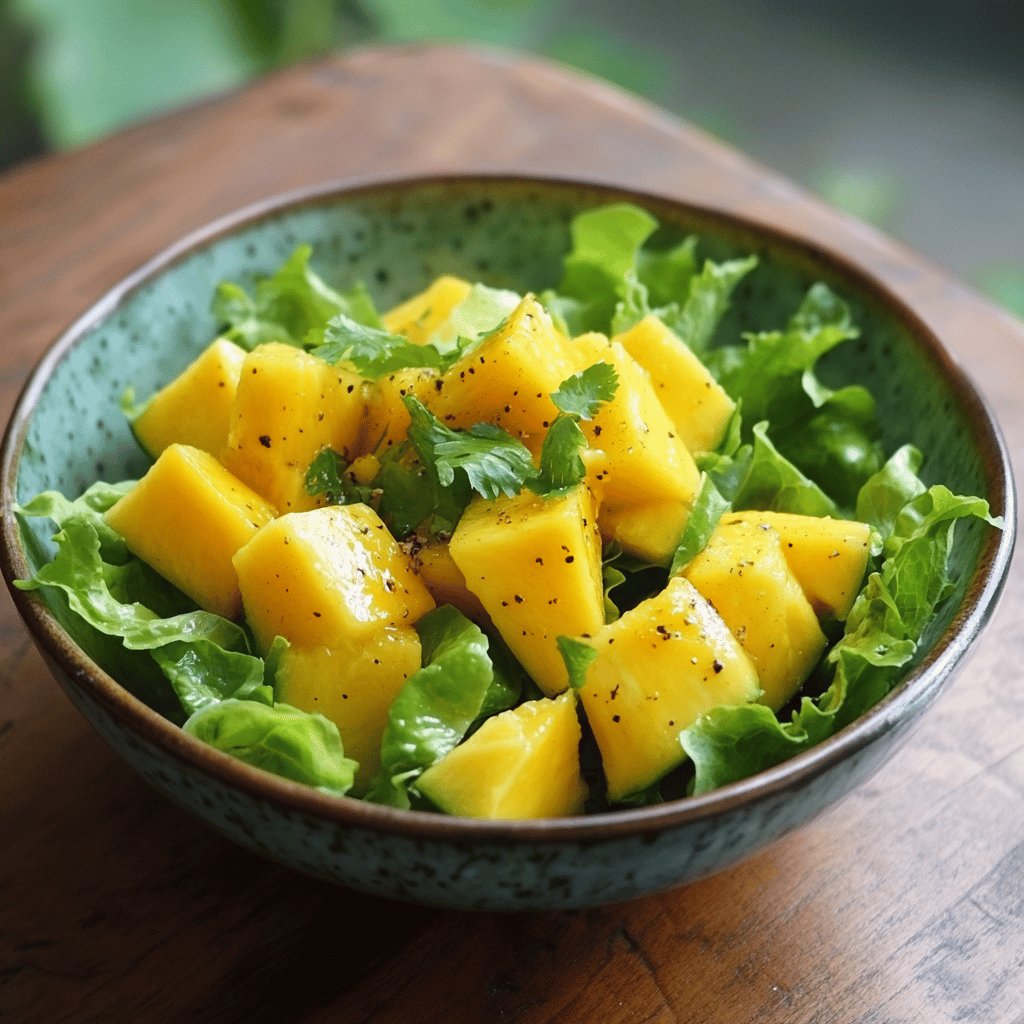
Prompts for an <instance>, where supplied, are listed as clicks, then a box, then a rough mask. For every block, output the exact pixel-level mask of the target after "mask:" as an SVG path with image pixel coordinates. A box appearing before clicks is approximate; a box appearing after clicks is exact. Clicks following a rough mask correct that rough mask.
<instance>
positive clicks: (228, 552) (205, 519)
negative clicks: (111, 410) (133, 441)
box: [106, 444, 275, 619]
mask: <svg viewBox="0 0 1024 1024" xmlns="http://www.w3.org/2000/svg"><path fill="white" fill-rule="evenodd" d="M274 515H275V510H274V508H273V506H272V505H271V504H270V503H269V502H267V501H264V500H263V498H261V497H260V496H259V495H258V494H257V493H256V492H255V491H253V490H251V489H250V488H248V487H246V485H245V484H243V483H242V482H241V481H240V480H238V479H236V478H235V477H233V476H232V475H231V474H230V473H229V472H228V471H227V470H226V469H225V468H224V467H223V466H222V465H221V464H220V463H219V462H218V461H217V460H216V459H215V458H214V457H213V456H212V455H211V454H210V453H209V452H204V451H200V450H199V449H198V448H190V447H188V446H187V445H180V444H172V445H170V446H168V447H167V448H165V449H164V450H163V452H162V453H161V454H160V457H159V458H158V459H157V460H156V462H155V463H154V464H153V466H152V467H151V468H150V470H149V472H148V473H147V474H146V475H145V476H144V477H143V478H142V479H141V480H140V481H139V482H138V484H137V485H136V486H135V487H134V488H132V490H130V491H129V492H128V493H127V494H126V495H125V496H124V497H123V498H121V499H120V501H118V502H117V504H116V505H114V506H113V507H112V508H111V509H110V510H109V511H108V512H107V514H106V521H107V523H108V524H109V526H110V527H111V528H112V529H114V530H116V531H117V532H118V533H119V534H121V536H122V537H124V539H125V543H126V544H127V545H128V548H129V550H131V552H132V553H133V554H135V555H138V557H139V558H141V559H142V560H143V561H144V562H148V563H149V565H151V566H152V567H153V568H154V569H156V571H157V572H158V573H160V575H161V576H163V577H165V578H166V579H168V580H170V581H171V583H173V584H174V585H175V586H176V587H177V588H178V589H179V590H180V591H182V593H184V594H187V595H188V596H189V597H191V598H192V600H193V601H195V603H196V604H197V605H199V607H200V608H204V609H206V610H207V611H210V612H216V613H217V614H218V615H223V616H224V617H225V618H228V619H236V618H238V617H239V616H240V615H241V612H242V598H241V594H240V593H239V587H238V577H237V575H236V574H235V569H234V566H233V565H232V561H231V560H232V557H233V556H234V554H235V552H236V551H238V549H239V548H241V547H243V546H244V545H246V544H248V543H249V542H250V541H251V540H252V539H253V537H255V536H256V535H257V534H258V533H259V531H260V529H261V528H262V527H264V526H265V525H266V524H267V523H269V522H271V521H272V520H273V518H274Z"/></svg>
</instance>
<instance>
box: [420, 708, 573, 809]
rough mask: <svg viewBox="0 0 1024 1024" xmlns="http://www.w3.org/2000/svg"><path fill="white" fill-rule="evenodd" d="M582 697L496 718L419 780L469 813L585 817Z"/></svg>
mask: <svg viewBox="0 0 1024 1024" xmlns="http://www.w3.org/2000/svg"><path fill="white" fill-rule="evenodd" d="M579 746H580V724H579V720H578V719H577V717H576V697H575V695H574V694H573V693H571V692H570V693H563V694H562V696H560V697H556V698H555V699H554V700H549V699H543V700H532V701H527V702H526V703H525V704H520V705H519V707H517V708H515V709H514V710H512V711H505V712H503V713H502V714H500V715H496V716H495V717H494V718H489V719H488V720H487V721H486V722H484V724H483V725H482V726H480V728H479V729H478V730H477V731H476V732H475V733H474V734H473V735H472V736H471V737H470V738H469V739H468V740H466V741H465V742H464V743H462V744H460V745H459V746H457V747H456V748H455V749H454V750H452V751H451V752H450V753H448V754H447V755H446V756H445V757H443V758H442V759H441V760H440V761H438V762H437V763H436V764H434V765H431V767H429V768H428V769H427V770H426V771H425V772H424V773H423V774H422V775H421V776H420V777H419V779H418V780H417V782H416V788H417V789H418V790H419V791H420V792H421V793H422V794H423V795H424V796H425V797H427V798H428V799H429V800H431V801H432V802H433V803H434V804H436V805H437V806H438V807H439V808H440V809H441V810H443V811H447V812H448V813H449V814H459V815H462V816H463V817H467V818H490V819H495V820H497V819H501V820H513V819H521V818H557V817H562V816H564V815H569V814H579V813H581V812H582V810H583V802H584V800H586V798H587V787H586V784H585V783H584V781H583V779H582V777H581V776H580V756H579Z"/></svg>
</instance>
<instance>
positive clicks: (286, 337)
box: [212, 245, 381, 350]
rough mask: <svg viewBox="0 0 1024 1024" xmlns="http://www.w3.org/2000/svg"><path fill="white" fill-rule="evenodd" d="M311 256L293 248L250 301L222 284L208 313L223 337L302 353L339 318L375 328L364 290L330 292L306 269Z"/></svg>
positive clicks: (246, 295) (370, 302)
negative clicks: (280, 344) (274, 344)
mask: <svg viewBox="0 0 1024 1024" xmlns="http://www.w3.org/2000/svg"><path fill="white" fill-rule="evenodd" d="M312 255H313V247H312V246H310V245H300V246H298V248H296V250H295V251H294V252H293V253H292V254H291V256H289V257H288V259H287V260H286V261H285V262H284V264H282V266H281V267H280V268H279V269H278V270H276V271H275V272H274V273H273V274H271V276H270V277H266V278H263V279H262V280H260V281H258V282H257V283H256V287H255V288H254V290H253V294H252V295H250V294H249V293H248V292H247V291H246V290H245V289H244V288H242V287H241V286H240V285H238V284H234V283H232V282H230V281H223V282H221V283H220V284H219V285H218V286H217V290H216V292H215V294H214V298H213V305H212V312H213V315H214V316H215V317H216V318H217V320H218V321H219V323H220V324H221V325H222V327H223V328H224V331H223V334H224V337H227V338H230V339H231V340H232V341H234V342H235V343H236V344H238V345H241V346H242V347H243V348H245V349H250V350H251V349H253V348H255V347H256V346H257V345H262V344H264V343H265V342H268V341H279V342H283V343H285V344H287V345H295V346H298V347H301V346H303V345H304V344H306V341H307V336H308V335H310V333H311V332H312V334H313V337H312V339H311V344H316V343H317V342H318V341H319V335H320V334H321V333H322V331H323V329H324V327H325V325H326V324H327V321H328V320H330V319H331V318H332V317H335V316H338V315H339V314H343V315H345V316H347V317H350V318H351V319H352V320H355V321H357V322H359V323H361V324H366V325H368V326H370V327H380V326H381V322H380V316H379V315H378V314H377V310H376V309H375V307H374V305H373V300H372V299H371V298H370V295H369V292H367V290H366V288H365V286H364V285H362V284H359V285H356V286H355V287H353V288H351V289H349V290H348V291H347V292H339V291H337V290H335V289H334V288H331V287H330V285H328V284H327V283H326V282H325V281H324V280H323V279H322V278H321V277H320V276H319V275H318V274H316V273H315V272H314V271H313V269H312V268H311V267H310V265H309V261H310V257H311V256H312Z"/></svg>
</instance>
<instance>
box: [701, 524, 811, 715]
mask: <svg viewBox="0 0 1024 1024" xmlns="http://www.w3.org/2000/svg"><path fill="white" fill-rule="evenodd" d="M683 574H684V575H685V576H686V578H687V579H689V580H690V582H691V583H692V584H693V585H694V586H695V587H696V588H697V590H699V591H700V593H701V594H703V595H704V597H705V598H707V600H708V601H710V602H711V603H712V604H713V605H714V606H715V609H716V610H717V612H718V614H719V615H721V616H722V618H723V619H724V620H725V622H726V623H727V625H728V626H729V628H730V629H731V630H732V632H733V634H734V635H735V637H736V639H737V640H739V642H740V643H741V644H742V645H743V649H744V650H745V651H746V652H747V653H748V654H749V655H750V657H751V659H752V660H753V662H754V664H755V665H756V666H757V674H758V677H759V678H760V680H761V689H762V690H763V691H764V694H763V696H762V698H761V703H763V704H767V705H768V707H770V708H771V709H772V710H773V711H778V710H779V708H781V707H782V706H783V705H784V704H786V703H787V702H788V701H789V700H790V698H792V697H793V695H794V694H795V693H796V692H797V691H798V690H799V689H800V686H801V685H802V684H803V681H804V680H805V679H806V678H807V676H808V674H809V673H810V671H811V669H813V668H814V666H815V664H816V663H817V661H818V659H819V658H820V657H821V655H822V652H823V651H824V650H825V644H826V639H825V634H824V633H822V631H821V627H820V626H819V625H818V617H817V616H816V615H815V614H814V609H813V608H812V607H811V605H810V602H809V601H808V600H807V598H806V597H804V592H803V590H801V589H800V584H799V583H798V582H797V581H796V579H795V578H794V576H793V573H792V572H791V571H790V568H789V565H788V564H787V563H786V558H785V555H784V554H783V553H782V544H781V542H780V540H779V534H778V533H777V532H776V531H775V530H774V529H773V528H771V527H768V528H764V527H762V526H752V525H751V524H749V523H746V522H742V521H741V522H735V523H730V524H729V525H724V524H719V526H718V527H717V528H716V530H715V532H714V533H713V534H712V535H711V539H710V540H709V541H708V543H707V546H706V547H705V548H704V550H703V551H702V552H701V553H700V554H699V555H697V557H696V558H694V559H693V561H692V562H690V564H689V565H688V566H687V567H686V569H684V570H683Z"/></svg>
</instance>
